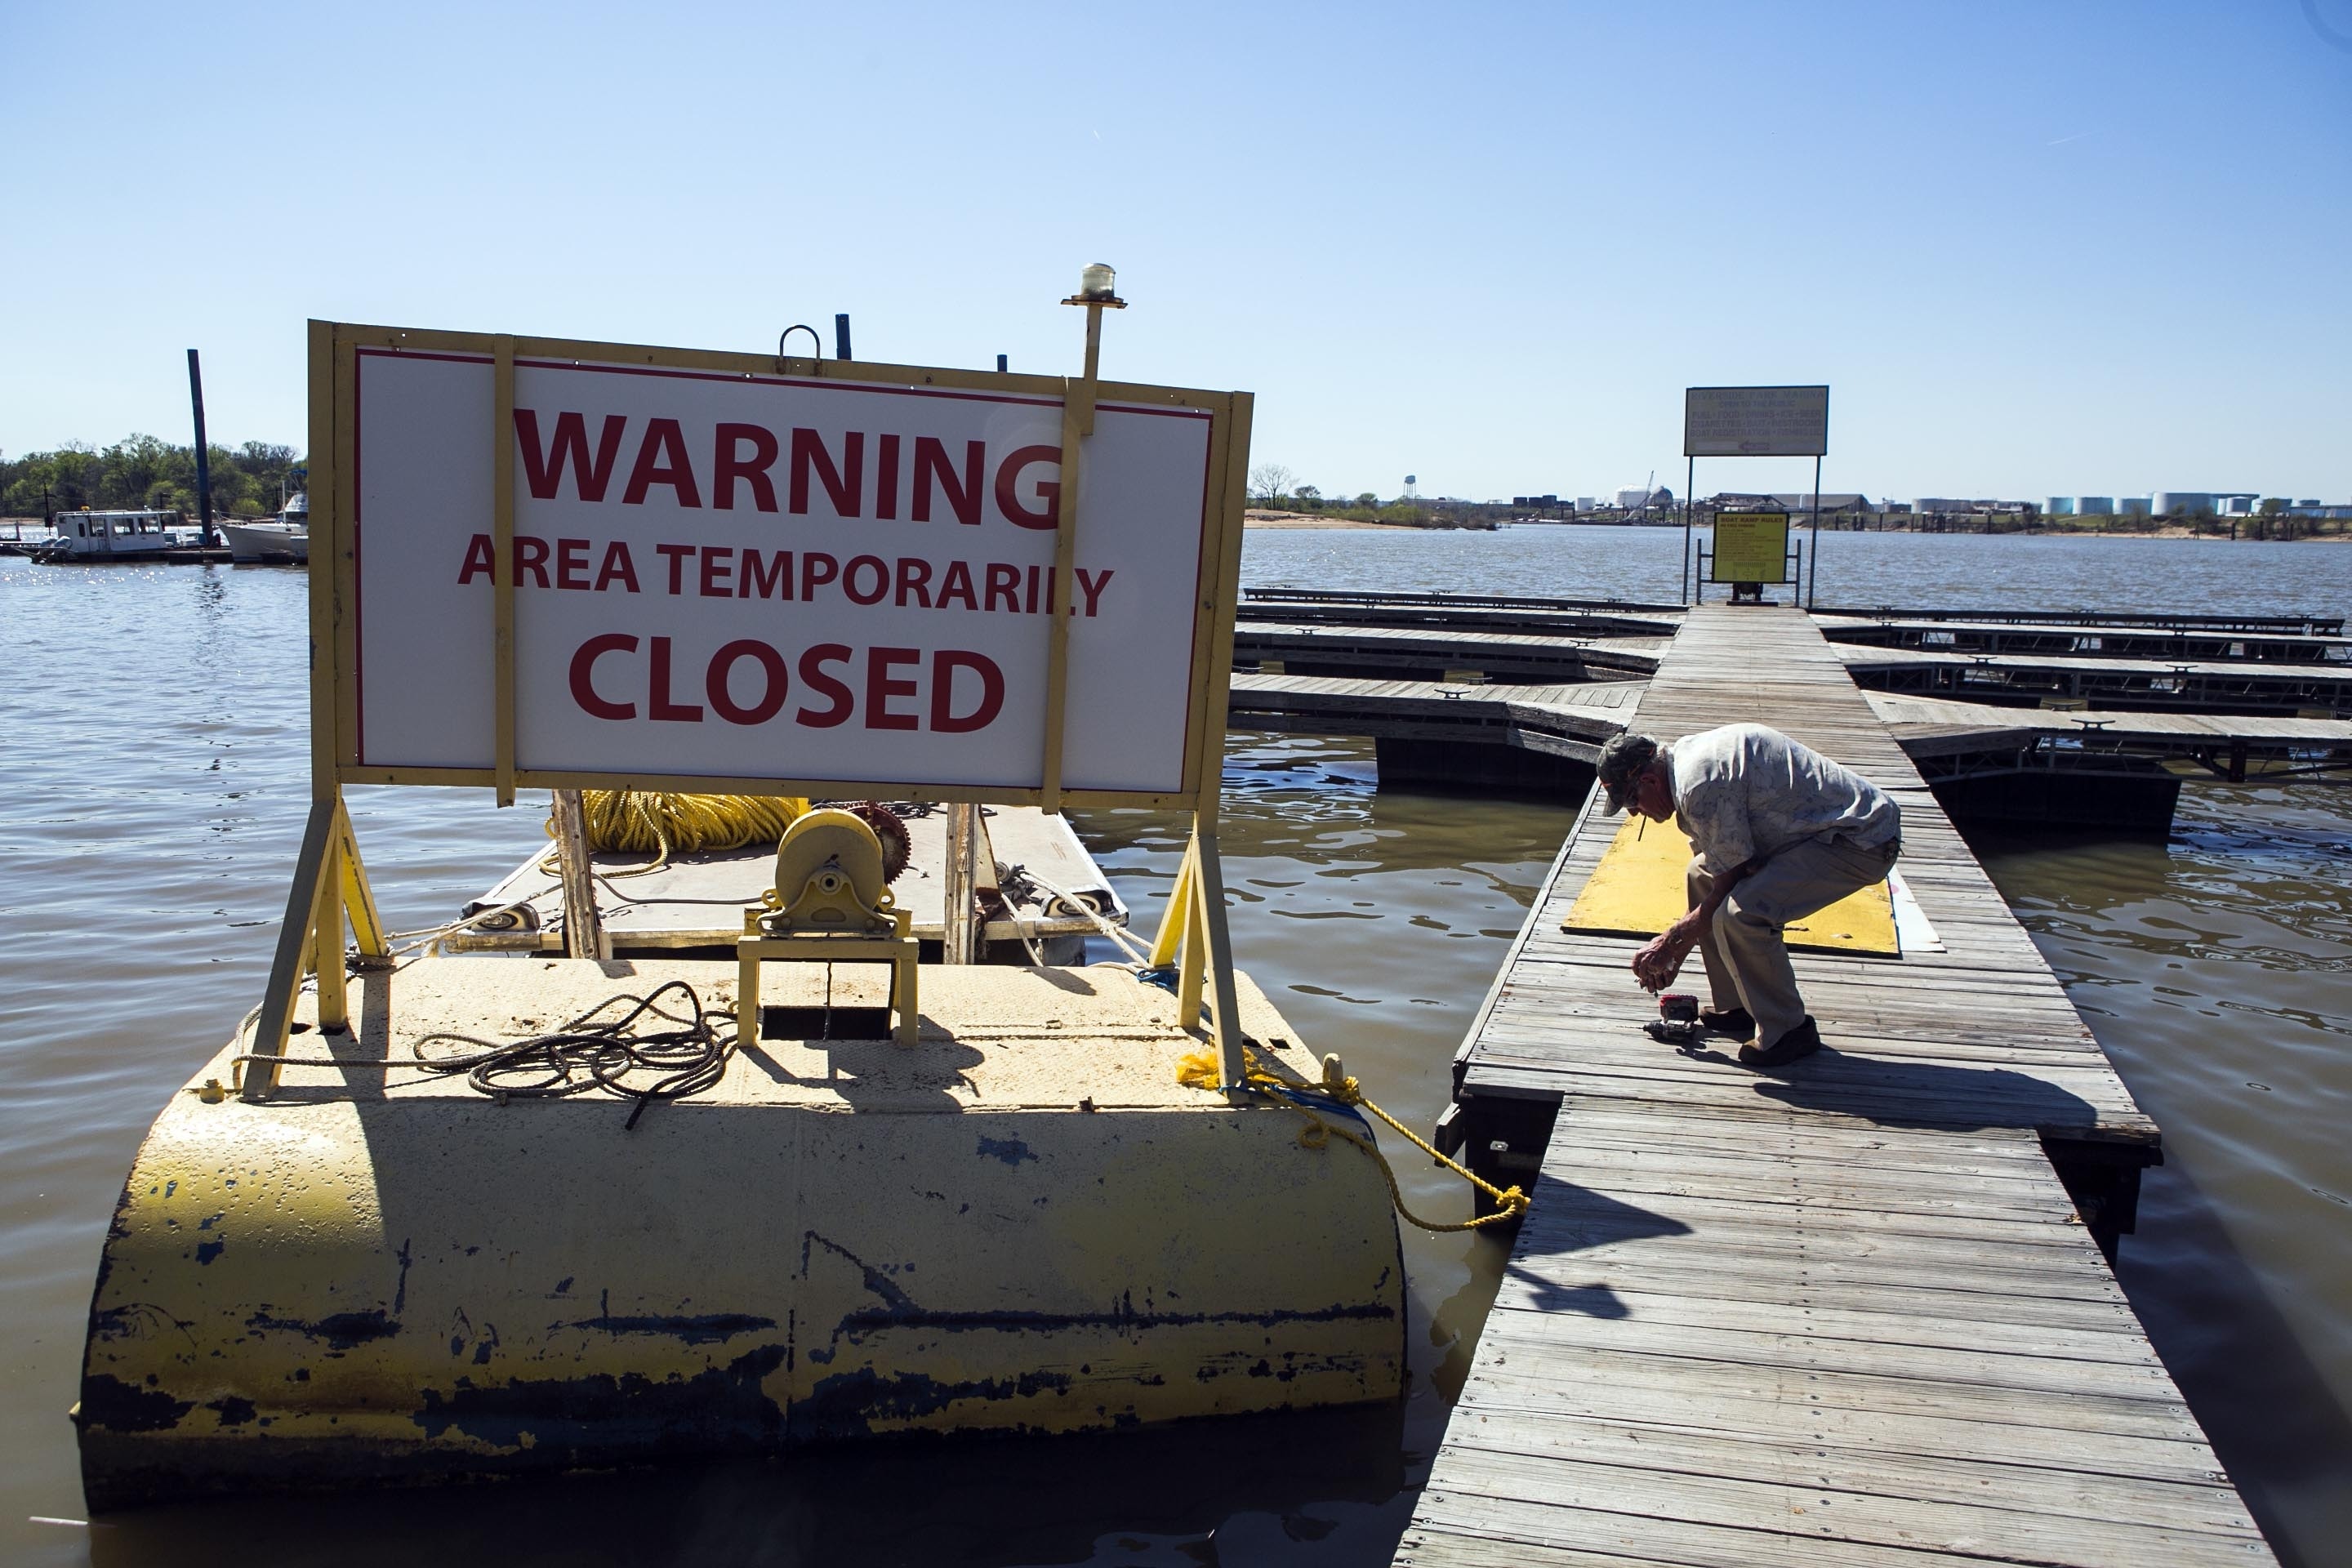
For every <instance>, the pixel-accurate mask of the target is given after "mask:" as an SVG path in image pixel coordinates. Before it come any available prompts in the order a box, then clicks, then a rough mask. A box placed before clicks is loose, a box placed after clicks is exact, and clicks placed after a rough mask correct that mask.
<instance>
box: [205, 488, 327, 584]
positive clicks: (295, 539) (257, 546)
mask: <svg viewBox="0 0 2352 1568" xmlns="http://www.w3.org/2000/svg"><path fill="white" fill-rule="evenodd" d="M213 526H215V528H217V529H219V530H220V531H221V537H223V538H224V539H226V540H227V541H228V552H229V557H230V559H231V560H233V561H235V562H236V563H237V564H238V565H240V566H287V565H293V566H302V565H307V564H308V563H310V497H309V496H308V495H304V494H299V493H298V494H297V495H296V496H295V497H294V499H293V500H289V501H288V502H287V503H286V510H283V511H281V512H279V513H278V515H277V516H276V517H273V518H265V519H263V520H262V521H257V522H218V523H215V524H214V525H213Z"/></svg>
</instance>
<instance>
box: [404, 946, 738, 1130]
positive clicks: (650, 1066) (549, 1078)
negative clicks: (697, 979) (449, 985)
mask: <svg viewBox="0 0 2352 1568" xmlns="http://www.w3.org/2000/svg"><path fill="white" fill-rule="evenodd" d="M672 991H677V992H680V993H682V994H684V995H685V998H686V1005H687V1006H688V1007H690V1008H692V1009H693V1013H692V1016H685V1017H682V1016H679V1015H678V1014H676V1013H672V1012H668V1011H666V1010H665V1009H664V1008H663V1007H662V1006H661V1005H659V1004H660V999H661V998H662V997H663V996H664V995H665V994H667V993H669V992H672ZM619 1003H630V1004H633V1005H631V1006H630V1008H629V1010H628V1011H627V1012H625V1013H623V1014H621V1015H620V1016H617V1017H614V1018H611V1019H608V1020H605V1021H604V1022H601V1023H600V1022H598V1021H597V1019H598V1016H599V1015H600V1014H602V1013H604V1011H605V1010H606V1009H607V1008H609V1007H612V1006H614V1005H616V1004H619ZM648 1013H650V1014H652V1015H653V1016H655V1017H656V1018H660V1019H663V1020H665V1021H667V1022H668V1023H671V1024H675V1025H677V1028H674V1029H647V1030H640V1031H638V1032H636V1033H631V1032H630V1030H631V1026H633V1025H635V1023H636V1022H637V1020H638V1019H640V1018H642V1017H644V1016H646V1014H648ZM734 1022H735V1020H734V1019H733V1017H732V1016H728V1015H719V1024H720V1025H723V1026H724V1028H725V1032H724V1033H722V1032H721V1029H720V1027H719V1026H714V1025H713V1023H712V1015H710V1014H708V1013H706V1012H704V1011H703V1007H702V998H701V997H700V996H698V995H697V994H695V991H694V987H693V986H691V985H688V984H687V983H686V982H685V981H683V980H672V981H669V982H667V984H661V985H657V986H656V987H655V988H654V991H653V994H651V995H647V996H631V995H627V994H623V995H619V996H608V997H606V998H605V999H604V1001H602V1002H599V1003H597V1004H596V1005H594V1006H593V1007H591V1008H589V1009H588V1011H586V1012H585V1013H583V1014H581V1015H580V1016H578V1017H576V1018H574V1019H572V1021H571V1022H570V1023H567V1024H565V1025H564V1026H562V1028H560V1029H554V1030H551V1031H550V1032H548V1033H547V1034H544V1035H533V1036H531V1037H530V1038H528V1039H523V1040H513V1041H509V1042H508V1043H505V1044H500V1043H499V1042H498V1041H495V1040H485V1039H482V1038H480V1037H478V1036H474V1035H459V1034H446V1033H445V1034H437V1035H426V1036H424V1037H421V1038H419V1039H418V1040H416V1041H415V1043H414V1044H413V1045H411V1046H410V1047H409V1050H410V1051H411V1053H412V1054H413V1055H415V1058H416V1063H417V1065H418V1066H419V1067H421V1068H425V1070H426V1071H427V1072H436V1073H464V1074H465V1075H466V1082H467V1085H468V1086H469V1087H470V1088H472V1089H475V1090H476V1091H477V1092H478V1093H481V1094H487V1095H489V1096H491V1097H492V1098H493V1099H495V1100H498V1101H499V1103H500V1104H504V1103H505V1102H506V1101H507V1100H517V1099H520V1100H555V1099H561V1098H562V1097H563V1096H566V1095H573V1094H582V1093H585V1092H586V1091H587V1090H589V1089H604V1090H606V1091H607V1092H609V1093H612V1094H616V1095H619V1096H621V1097H623V1098H624V1099H627V1100H635V1101H636V1102H637V1103H636V1105H635V1108H634V1109H632V1110H630V1112H629V1120H628V1121H627V1122H625V1124H624V1127H625V1130H627V1131H634V1130H635V1127H636V1125H637V1118H638V1117H640V1116H643V1115H644V1114H645V1111H646V1106H648V1105H650V1104H652V1103H653V1102H654V1101H655V1100H682V1099H684V1098H685V1097H686V1096H688V1095H689V1094H698V1093H699V1092H701V1091H702V1090H703V1089H709V1088H710V1087H711V1086H713V1085H714V1084H716V1083H718V1081H719V1079H720V1077H721V1076H723V1075H724V1074H725V1072H726V1071H727V1055H728V1052H729V1050H730V1048H731V1047H732V1046H733V1044H734V1036H733V1028H734ZM436 1041H441V1042H450V1043H454V1044H457V1045H461V1046H470V1047H474V1049H472V1050H471V1051H467V1052H464V1053H460V1054H455V1055H452V1054H446V1053H445V1054H436V1055H428V1054H427V1053H426V1051H425V1047H427V1046H429V1045H432V1044H434V1043H435V1042H436ZM632 1073H658V1074H660V1075H661V1076H660V1077H658V1078H656V1079H654V1081H653V1082H651V1083H632V1082H630V1081H628V1077H629V1075H630V1074H632Z"/></svg>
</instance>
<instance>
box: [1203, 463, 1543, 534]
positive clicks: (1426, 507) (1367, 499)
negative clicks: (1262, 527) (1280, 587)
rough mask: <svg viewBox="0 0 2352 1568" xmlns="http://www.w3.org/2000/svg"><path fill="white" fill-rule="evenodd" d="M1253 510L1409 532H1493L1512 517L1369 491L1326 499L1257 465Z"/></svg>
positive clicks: (1489, 508)
mask: <svg viewBox="0 0 2352 1568" xmlns="http://www.w3.org/2000/svg"><path fill="white" fill-rule="evenodd" d="M1249 493H1250V500H1251V502H1252V504H1254V505H1256V506H1260V507H1265V508H1266V509H1268V510H1276V511H1303V512H1316V513H1319V514H1322V515H1324V516H1328V517H1340V518H1346V519H1347V520H1348V521H1350V522H1387V523H1399V524H1402V525H1403V526H1405V527H1408V528H1492V527H1493V526H1495V525H1496V523H1498V522H1502V521H1507V519H1508V518H1509V517H1510V516H1511V510H1512V509H1511V508H1509V507H1507V506H1499V505H1495V504H1492V503H1489V502H1485V501H1466V500H1454V499H1452V498H1450V497H1448V498H1445V499H1442V500H1420V499H1418V498H1413V499H1407V498H1403V497H1400V498H1399V499H1397V500H1392V501H1383V500H1381V498H1380V497H1378V496H1376V495H1374V494H1373V493H1372V492H1371V491H1370V490H1366V491H1364V492H1363V493H1362V494H1360V495H1357V496H1354V497H1349V496H1327V495H1325V494H1324V493H1323V492H1322V491H1321V490H1320V489H1317V488H1316V487H1315V486H1313V485H1302V484H1300V483H1299V482H1298V476H1297V475H1296V474H1294V473H1292V472H1291V471H1290V470H1289V469H1288V468H1285V467H1283V466H1282V465H1281V464H1280V463H1261V464H1259V465H1258V466H1257V467H1256V468H1252V469H1251V470H1250V479H1249Z"/></svg>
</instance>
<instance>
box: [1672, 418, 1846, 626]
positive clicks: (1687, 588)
mask: <svg viewBox="0 0 2352 1568" xmlns="http://www.w3.org/2000/svg"><path fill="white" fill-rule="evenodd" d="M1707 392H1725V393H1731V392H1747V393H1790V392H1819V393H1820V394H1821V395H1822V419H1821V434H1820V436H1819V437H1817V438H1816V439H1814V440H1811V441H1810V442H1806V443H1804V444H1802V445H1789V444H1782V445H1778V446H1776V445H1773V444H1771V443H1769V442H1766V443H1761V444H1760V446H1759V449H1758V450H1753V451H1748V450H1741V451H1713V450H1710V451H1708V452H1707V453H1706V454H1705V455H1706V456H1707V457H1710V458H1716V457H1741V458H1767V457H1780V458H1812V460H1813V510H1812V519H1813V525H1812V539H1811V549H1810V550H1809V551H1808V552H1806V553H1808V554H1810V555H1811V559H1812V574H1811V576H1810V577H1804V576H1803V571H1804V567H1803V561H1802V558H1800V560H1799V564H1798V572H1799V576H1798V577H1796V578H1782V579H1781V581H1782V582H1784V583H1796V582H1798V581H1800V579H1801V580H1802V583H1803V586H1804V592H1805V607H1806V608H1807V609H1809V610H1810V609H1811V608H1812V606H1813V599H1814V594H1815V591H1816V590H1817V589H1818V588H1819V587H1820V586H1821V571H1822V458H1825V457H1827V456H1828V455H1829V446H1830V389H1829V387H1828V386H1826V385H1822V384H1805V385H1790V386H1686V387H1685V388H1683V464H1684V468H1683V585H1682V600H1683V603H1684V604H1685V605H1687V604H1690V603H1691V602H1692V598H1693V595H1694V593H1695V592H1696V593H1699V594H1704V592H1705V588H1704V584H1700V583H1697V582H1695V581H1694V580H1693V568H1694V567H1695V566H1696V564H1697V563H1696V559H1695V558H1694V555H1693V541H1694V534H1693V532H1692V530H1693V528H1694V526H1695V522H1696V517H1695V509H1696V506H1697V504H1698V496H1697V491H1698V459H1699V457H1700V455H1701V454H1700V453H1699V452H1698V451H1697V450H1696V445H1697V444H1696V442H1695V441H1694V440H1693V439H1692V436H1691V415H1692V412H1693V409H1694V406H1695V405H1694V402H1693V400H1694V398H1695V397H1696V395H1698V394H1701V393H1707Z"/></svg>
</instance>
